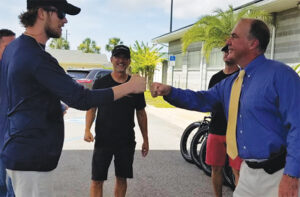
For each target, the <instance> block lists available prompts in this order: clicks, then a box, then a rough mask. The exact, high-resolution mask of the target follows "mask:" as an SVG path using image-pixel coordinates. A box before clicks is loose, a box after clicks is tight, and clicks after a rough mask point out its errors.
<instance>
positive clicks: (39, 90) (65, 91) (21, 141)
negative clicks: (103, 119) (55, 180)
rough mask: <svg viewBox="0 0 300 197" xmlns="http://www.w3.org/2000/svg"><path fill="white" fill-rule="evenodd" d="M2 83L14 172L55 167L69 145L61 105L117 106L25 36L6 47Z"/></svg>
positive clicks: (8, 158)
mask: <svg viewBox="0 0 300 197" xmlns="http://www.w3.org/2000/svg"><path fill="white" fill-rule="evenodd" d="M0 80H1V81H0V92H5V91H6V92H7V101H8V106H1V108H2V107H4V108H5V109H4V110H5V111H6V112H7V116H6V117H8V124H7V127H6V128H4V129H3V130H2V131H0V132H5V133H6V134H5V138H4V145H3V149H2V154H1V156H2V159H3V161H4V163H5V165H6V167H7V169H12V170H21V171H50V170H53V169H54V168H56V166H57V163H58V160H59V157H60V155H61V151H62V146H63V140H64V122H63V114H62V110H61V104H60V100H62V101H63V102H65V103H66V104H68V105H69V106H71V107H74V108H77V109H81V110H87V109H89V108H91V107H94V106H98V105H100V104H105V103H111V102H113V91H112V89H110V88H109V89H104V90H92V91H91V90H88V89H84V88H83V87H82V86H80V85H79V84H77V83H76V82H75V81H74V80H72V79H71V77H69V76H68V75H66V73H65V71H64V70H63V69H62V68H61V67H60V66H59V64H58V62H57V60H56V59H55V58H53V57H52V56H51V55H50V54H49V53H47V52H46V51H45V50H44V47H43V46H42V45H40V44H38V43H37V42H36V40H35V39H33V38H31V37H29V36H26V35H21V36H20V37H19V38H18V39H16V40H15V41H13V42H12V43H11V44H10V45H9V46H7V48H6V50H5V52H4V54H3V59H2V67H1V79H0ZM0 96H1V97H2V96H3V95H0Z"/></svg>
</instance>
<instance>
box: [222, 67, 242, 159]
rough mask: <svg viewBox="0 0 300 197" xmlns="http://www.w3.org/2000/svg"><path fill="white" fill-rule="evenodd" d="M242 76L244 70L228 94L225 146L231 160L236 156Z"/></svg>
mask: <svg viewBox="0 0 300 197" xmlns="http://www.w3.org/2000/svg"><path fill="white" fill-rule="evenodd" d="M244 75H245V70H240V73H239V75H238V77H237V78H236V80H235V81H234V83H233V85H232V88H231V94H230V102H229V112H228V123H227V131H226V144H227V154H228V155H229V157H231V158H232V159H235V158H236V157H237V156H238V150H237V143H236V123H237V115H238V109H239V100H240V94H241V88H242V84H243V78H244Z"/></svg>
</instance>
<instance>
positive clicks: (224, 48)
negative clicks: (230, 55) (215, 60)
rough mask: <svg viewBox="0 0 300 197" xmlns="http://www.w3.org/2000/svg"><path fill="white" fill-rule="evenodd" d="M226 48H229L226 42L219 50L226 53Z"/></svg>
mask: <svg viewBox="0 0 300 197" xmlns="http://www.w3.org/2000/svg"><path fill="white" fill-rule="evenodd" d="M228 50H229V48H228V44H226V45H225V46H224V47H223V48H222V49H221V51H223V52H225V53H227V52H228Z"/></svg>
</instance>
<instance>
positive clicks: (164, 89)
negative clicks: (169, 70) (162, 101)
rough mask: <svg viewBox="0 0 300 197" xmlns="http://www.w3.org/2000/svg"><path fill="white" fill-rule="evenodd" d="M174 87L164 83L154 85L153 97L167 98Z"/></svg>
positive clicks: (152, 89) (152, 86) (152, 88)
mask: <svg viewBox="0 0 300 197" xmlns="http://www.w3.org/2000/svg"><path fill="white" fill-rule="evenodd" d="M171 89H172V87H171V86H169V85H164V84H162V83H152V85H151V88H150V91H151V95H152V97H157V96H166V95H168V94H170V92H171Z"/></svg>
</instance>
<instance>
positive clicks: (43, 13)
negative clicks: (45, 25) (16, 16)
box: [37, 8, 46, 20]
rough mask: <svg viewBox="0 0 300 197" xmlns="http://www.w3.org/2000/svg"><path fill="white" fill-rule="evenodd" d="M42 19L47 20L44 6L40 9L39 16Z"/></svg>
mask: <svg viewBox="0 0 300 197" xmlns="http://www.w3.org/2000/svg"><path fill="white" fill-rule="evenodd" d="M37 17H38V18H39V19H40V20H45V18H46V11H45V10H44V9H43V8H39V9H38V16H37Z"/></svg>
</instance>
